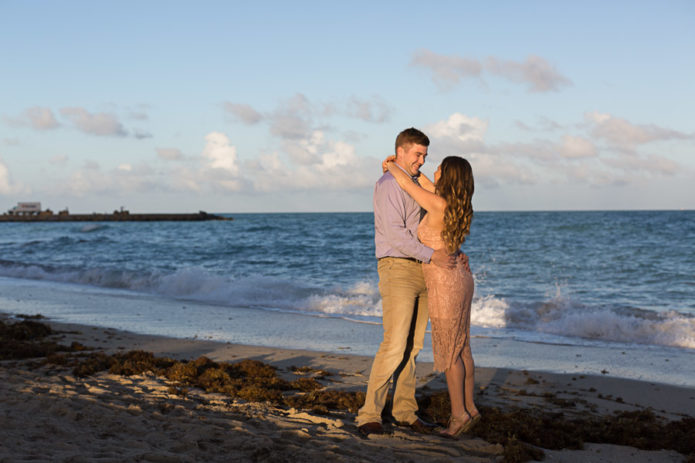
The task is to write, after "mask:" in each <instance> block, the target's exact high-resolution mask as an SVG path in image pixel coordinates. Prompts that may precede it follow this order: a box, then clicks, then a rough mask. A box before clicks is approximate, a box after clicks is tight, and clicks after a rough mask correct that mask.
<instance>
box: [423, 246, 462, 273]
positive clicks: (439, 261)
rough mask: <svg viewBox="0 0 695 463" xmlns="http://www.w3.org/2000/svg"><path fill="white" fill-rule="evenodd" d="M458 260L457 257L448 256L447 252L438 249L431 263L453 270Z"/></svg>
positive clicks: (433, 254)
mask: <svg viewBox="0 0 695 463" xmlns="http://www.w3.org/2000/svg"><path fill="white" fill-rule="evenodd" d="M456 259H457V257H456V256H455V255H453V256H451V255H449V254H447V253H446V250H444V249H437V250H436V251H434V252H433V253H432V257H431V258H430V262H431V263H433V264H434V265H436V266H438V267H442V268H448V269H452V268H454V267H456ZM466 260H468V257H466Z"/></svg>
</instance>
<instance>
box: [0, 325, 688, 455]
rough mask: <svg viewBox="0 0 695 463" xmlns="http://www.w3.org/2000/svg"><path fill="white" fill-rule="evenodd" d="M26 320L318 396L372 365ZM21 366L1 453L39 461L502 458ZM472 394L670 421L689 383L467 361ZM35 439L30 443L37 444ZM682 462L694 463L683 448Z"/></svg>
mask: <svg viewBox="0 0 695 463" xmlns="http://www.w3.org/2000/svg"><path fill="white" fill-rule="evenodd" d="M0 320H2V321H4V322H6V323H11V322H14V321H17V320H21V318H16V317H10V316H8V314H5V313H0ZM36 321H38V322H39V323H42V324H46V325H48V326H50V327H51V328H52V329H53V330H54V332H55V333H54V334H53V335H52V336H51V338H52V339H54V340H56V341H57V342H59V343H60V344H62V345H70V344H71V343H73V342H77V343H80V344H82V345H84V346H87V347H92V348H95V350H96V351H99V352H104V353H108V354H114V353H118V352H121V353H123V352H127V351H133V350H140V351H147V352H151V353H152V354H154V355H155V356H165V357H172V358H175V359H180V360H194V359H196V358H199V357H201V356H205V357H208V358H209V359H211V360H212V361H214V362H238V361H241V360H244V359H251V360H258V361H262V362H264V363H266V364H269V365H272V366H273V367H274V368H276V369H277V372H278V374H279V375H280V376H282V377H288V378H292V377H295V378H296V377H297V370H298V369H302V368H304V369H307V371H326V372H328V373H330V376H327V377H326V378H325V379H322V380H321V384H322V385H323V387H324V388H325V390H327V391H347V392H355V391H364V389H365V388H366V382H367V378H368V375H369V369H370V367H371V361H372V358H371V357H368V356H360V355H353V354H348V353H345V354H334V353H326V352H318V351H307V350H298V349H279V348H271V347H262V346H249V345H240V344H232V343H224V342H217V341H209V340H198V339H178V338H168V337H164V336H152V335H142V334H136V333H132V332H127V331H119V330H115V329H111V328H103V327H96V326H88V325H79V324H73V323H59V322H55V321H52V320H50V319H45V318H44V319H39V320H36ZM32 362H34V363H35V362H36V360H32V359H30V360H4V361H1V362H0V384H1V385H2V386H0V387H1V388H2V391H0V408H2V410H3V412H4V416H5V418H6V421H7V424H8V426H6V429H8V430H9V431H8V435H7V440H6V443H5V444H2V443H0V461H13V459H21V458H28V457H34V458H37V461H55V460H54V458H59V459H62V461H94V460H95V459H99V461H102V460H103V461H119V459H120V461H123V459H124V458H125V459H131V460H140V461H230V460H231V461H298V460H311V459H319V458H321V459H332V460H336V461H356V460H359V461H381V462H383V461H384V460H388V459H389V458H391V459H404V458H405V459H413V458H415V459H425V458H429V459H438V460H439V461H502V460H503V459H504V458H505V457H504V455H505V448H504V447H503V446H501V445H500V444H499V443H491V442H488V441H486V440H484V439H481V438H480V437H477V436H471V435H467V436H465V437H464V439H462V440H460V441H455V442H452V441H449V440H444V439H441V438H439V437H438V436H423V435H416V434H412V433H410V432H409V431H406V430H403V429H402V428H397V427H393V428H392V429H391V430H390V431H391V432H390V434H387V435H386V436H373V437H371V438H369V439H363V438H361V437H359V436H358V435H357V433H356V431H355V426H354V421H353V420H354V413H351V412H346V411H339V410H330V413H329V414H327V415H321V414H316V413H313V412H311V411H307V410H303V409H295V408H290V409H286V408H283V407H277V406H273V405H269V404H264V403H257V402H247V401H244V400H240V399H230V398H229V397H224V396H222V395H221V394H215V393H209V392H204V391H202V390H198V389H195V388H191V389H190V390H189V392H188V396H186V397H183V396H179V395H176V394H172V393H171V392H169V391H170V388H171V384H170V381H168V380H166V379H165V378H161V377H159V376H155V375H154V374H152V373H142V374H138V375H132V376H122V375H116V374H112V373H108V372H100V373H96V374H93V375H89V376H86V377H76V376H75V375H74V374H73V373H72V372H71V371H70V370H69V369H67V370H66V369H65V368H62V369H61V368H60V367H59V366H55V365H53V366H51V365H39V366H38V367H34V366H32V365H33V363H32ZM417 375H418V382H417V384H418V394H421V395H424V394H437V393H442V392H443V391H445V390H446V385H445V382H444V377H443V375H435V374H433V373H432V364H431V363H430V362H418V366H417ZM476 391H477V396H476V401H477V402H478V403H479V404H480V405H482V406H484V407H485V408H486V409H487V410H497V409H499V410H506V409H512V408H514V409H517V408H519V409H523V410H527V411H528V412H529V413H531V412H536V411H543V412H544V413H550V414H554V415H553V416H555V415H556V414H558V413H560V414H563V415H566V416H582V415H586V414H591V415H595V416H598V417H602V416H603V417H607V416H610V415H613V414H615V413H621V412H624V413H631V412H644V411H645V410H649V411H651V412H652V413H654V414H655V415H656V416H657V417H659V419H663V420H664V422H674V421H677V420H682V419H683V418H684V417H685V416H686V415H685V412H687V411H688V410H695V390H693V389H690V388H683V387H678V386H670V385H666V384H659V383H650V382H644V381H636V380H628V379H620V378H613V377H607V376H590V375H577V374H557V373H544V372H535V371H534V372H528V371H522V370H513V369H505V368H489V367H478V368H476ZM549 416H550V415H549ZM27 417H28V420H27ZM22 423H24V424H22ZM86 424H87V425H88V426H87V427H85V425H86ZM49 431H50V432H49ZM692 432H694V433H695V429H693V430H692ZM39 436H41V439H40V443H39V442H38V441H37V440H36V439H38V438H39ZM542 451H544V453H545V457H546V458H545V459H546V461H568V462H574V461H577V462H579V461H599V462H600V461H606V462H607V461H621V460H623V459H630V460H631V461H638V462H639V461H645V462H646V461H649V460H650V459H651V461H674V462H676V461H685V460H686V458H688V457H687V456H686V455H683V454H679V453H677V452H676V451H674V450H638V449H636V448H634V447H629V446H623V445H613V444H608V443H585V444H584V448H583V449H581V450H580V449H567V448H565V449H559V450H558V449H555V450H553V449H546V448H543V449H542ZM119 452H120V453H119ZM124 452H125V453H124ZM229 452H232V453H229ZM42 455H43V458H44V460H42V459H41V456H42ZM99 455H101V456H99ZM689 458H690V460H688V461H692V459H693V458H695V454H693V455H691V456H690V457H689ZM518 461H523V460H518Z"/></svg>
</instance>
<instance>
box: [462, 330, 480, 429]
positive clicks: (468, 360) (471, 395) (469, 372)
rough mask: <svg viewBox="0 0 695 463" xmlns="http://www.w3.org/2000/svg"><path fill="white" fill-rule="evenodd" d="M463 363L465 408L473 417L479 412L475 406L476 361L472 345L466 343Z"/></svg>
mask: <svg viewBox="0 0 695 463" xmlns="http://www.w3.org/2000/svg"><path fill="white" fill-rule="evenodd" d="M459 358H460V360H461V361H462V363H463V369H464V379H463V395H464V408H465V409H466V412H468V414H469V415H470V416H471V417H474V416H476V415H477V414H478V409H477V408H476V406H475V363H474V362H473V354H472V353H471V345H470V344H469V343H466V345H465V346H464V347H463V351H462V352H461V356H460V357H459Z"/></svg>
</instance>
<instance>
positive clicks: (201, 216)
mask: <svg viewBox="0 0 695 463" xmlns="http://www.w3.org/2000/svg"><path fill="white" fill-rule="evenodd" d="M203 220H233V219H232V218H231V217H223V216H221V215H215V214H208V213H207V212H204V211H199V212H198V213H193V214H131V213H130V212H128V211H114V212H113V213H112V214H108V213H96V212H95V213H92V214H70V213H68V212H67V211H60V212H59V213H58V214H54V213H53V212H51V211H50V210H48V211H41V212H40V213H37V214H2V215H0V222H155V221H158V222H164V221H203Z"/></svg>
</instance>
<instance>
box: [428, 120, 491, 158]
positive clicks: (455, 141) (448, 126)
mask: <svg viewBox="0 0 695 463" xmlns="http://www.w3.org/2000/svg"><path fill="white" fill-rule="evenodd" d="M487 128H488V122H487V121H484V120H483V119H480V118H477V117H469V116H466V115H464V114H461V113H454V114H452V115H451V116H449V118H448V119H446V120H442V121H438V122H435V123H434V124H431V125H429V126H427V127H425V129H424V132H425V133H426V134H427V135H428V137H429V138H430V142H431V143H430V153H439V154H440V155H441V157H442V158H443V157H444V156H449V155H455V156H463V155H465V153H469V152H474V151H479V152H480V151H485V143H484V138H485V132H487ZM431 155H432V154H430V156H431Z"/></svg>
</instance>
